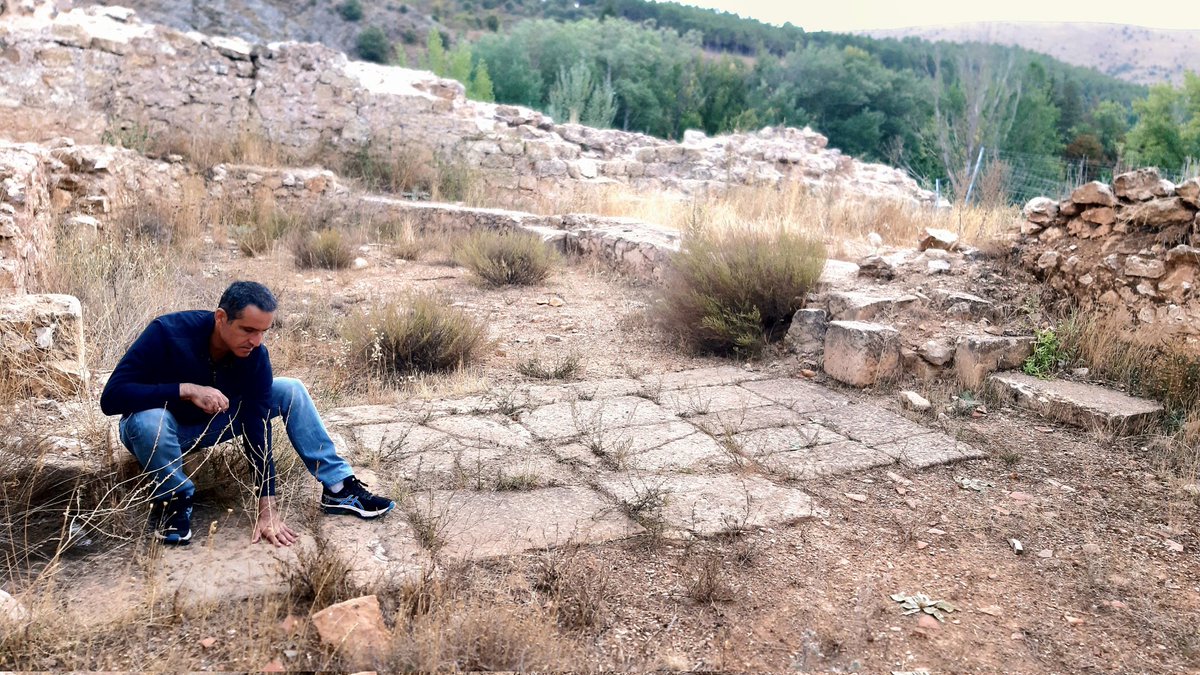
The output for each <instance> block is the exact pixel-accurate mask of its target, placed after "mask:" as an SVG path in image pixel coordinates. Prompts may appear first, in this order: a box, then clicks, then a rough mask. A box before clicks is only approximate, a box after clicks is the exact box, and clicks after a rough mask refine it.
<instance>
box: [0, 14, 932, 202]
mask: <svg viewBox="0 0 1200 675" xmlns="http://www.w3.org/2000/svg"><path fill="white" fill-rule="evenodd" d="M11 14H12V12H10V13H9V15H11ZM0 42H2V44H3V47H2V49H0V62H2V63H3V64H4V67H3V68H0V137H5V136H7V137H8V138H10V139H12V140H25V141H45V140H48V139H50V138H52V137H55V136H69V137H72V138H74V139H75V140H76V141H77V142H79V143H99V142H112V141H114V140H116V139H120V140H121V141H122V142H123V144H124V145H126V146H127V147H129V146H136V145H137V143H138V141H139V140H144V139H145V138H146V137H149V136H156V135H162V134H175V135H182V136H185V137H186V136H189V135H190V136H197V137H212V138H230V137H234V136H236V135H238V134H241V133H249V134H258V135H262V136H265V137H267V138H269V140H271V141H272V142H274V143H278V144H280V145H282V146H284V147H286V148H288V149H290V150H291V151H292V152H293V153H294V154H295V155H297V156H302V157H309V158H312V159H313V160H314V161H315V162H316V163H319V164H323V165H326V166H329V165H331V164H333V163H334V162H333V160H334V159H335V158H336V157H337V156H338V155H344V154H346V153H353V152H357V151H359V150H360V149H362V148H364V147H367V146H368V145H369V146H370V147H371V149H372V150H374V151H386V150H389V149H390V150H392V151H394V152H398V151H402V150H403V149H405V148H414V147H416V148H426V149H429V150H432V151H434V152H436V153H438V154H440V155H441V156H443V157H444V158H447V159H448V160H449V161H457V162H463V163H466V164H467V165H470V166H472V167H475V168H477V169H478V170H480V171H481V172H483V176H484V179H485V181H486V182H487V183H488V184H489V186H490V187H491V188H493V189H497V190H507V191H514V192H517V193H520V192H521V191H538V192H543V193H545V192H553V191H554V190H555V189H557V188H560V187H562V186H564V185H572V184H575V183H577V182H585V183H600V184H603V183H606V182H608V183H613V182H615V183H625V184H630V185H632V186H635V187H637V188H647V189H677V190H683V191H698V190H705V189H721V188H724V187H727V186H729V185H742V184H777V183H779V182H781V181H797V182H801V183H803V184H805V185H809V186H814V187H817V186H832V187H839V188H842V189H844V190H845V191H846V192H848V193H853V194H861V195H865V196H871V197H886V198H897V199H904V200H916V201H923V202H930V201H932V199H933V195H932V194H931V193H929V192H927V191H923V190H920V189H919V188H918V186H917V185H916V183H915V182H914V181H913V180H912V179H910V178H909V177H907V176H906V175H905V174H904V173H903V172H901V171H898V170H895V169H892V168H889V167H885V166H882V165H875V164H865V163H862V162H858V161H857V160H854V159H851V158H849V157H846V156H845V155H842V154H841V153H840V152H839V151H837V150H833V149H829V148H827V147H826V139H825V137H823V136H821V135H820V134H818V133H816V132H814V131H811V130H809V129H803V130H801V129H783V128H780V129H765V130H763V131H761V132H758V133H753V134H734V135H728V136H720V137H716V138H709V137H707V136H705V135H704V134H702V133H699V132H688V134H686V135H685V138H684V142H683V143H672V142H667V141H663V140H659V139H655V138H651V137H648V136H645V135H642V134H634V133H626V132H621V131H615V130H597V129H590V128H587V127H583V126H579V125H570V124H555V123H554V122H553V121H552V120H551V119H549V118H548V117H546V116H544V115H542V114H541V113H538V112H535V111H532V110H528V109H524V108H519V107H515V106H507V105H496V104H487V103H479V102H475V101H469V100H467V99H466V98H465V96H464V93H463V88H462V85H460V84H458V83H457V82H453V81H450V80H442V79H439V78H436V77H434V76H432V75H431V74H429V73H425V72H421V71H413V70H407V69H402V68H394V67H386V66H379V65H375V64H368V63H362V62H352V61H349V60H347V58H346V57H345V55H343V54H341V53H339V52H334V51H332V50H329V49H327V48H325V47H322V46H320V45H312V44H298V43H282V44H271V45H251V44H248V43H246V42H243V41H241V40H237V39H228V38H219V37H210V36H204V35H200V34H196V33H181V32H178V31H174V30H170V29H166V28H162V27H157V26H152V25H148V24H143V23H141V22H139V21H138V20H137V19H136V18H135V17H134V16H133V14H132V12H131V11H130V10H126V9H123V8H118V7H92V8H87V9H76V10H72V11H70V12H64V13H58V14H52V13H49V14H48V13H46V12H44V11H43V12H42V13H41V14H39V15H37V16H32V15H31V16H25V17H21V16H18V17H16V18H13V17H11V16H5V17H4V18H2V19H0Z"/></svg>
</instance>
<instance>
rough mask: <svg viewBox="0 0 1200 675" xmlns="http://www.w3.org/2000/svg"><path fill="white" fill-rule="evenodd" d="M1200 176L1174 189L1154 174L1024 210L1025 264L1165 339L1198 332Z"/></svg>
mask: <svg viewBox="0 0 1200 675" xmlns="http://www.w3.org/2000/svg"><path fill="white" fill-rule="evenodd" d="M1198 197H1200V179H1197V178H1192V179H1190V180H1187V181H1185V182H1183V183H1182V184H1180V185H1178V186H1176V185H1174V184H1172V183H1171V182H1170V181H1167V180H1164V179H1162V178H1161V177H1160V176H1159V174H1158V172H1157V171H1156V170H1154V169H1139V170H1137V171H1131V172H1129V173H1125V174H1121V175H1119V176H1117V177H1115V178H1114V179H1113V184H1112V186H1109V185H1106V184H1104V183H1099V182H1092V183H1088V184H1086V185H1082V186H1080V187H1079V188H1077V189H1076V190H1074V191H1073V192H1072V193H1071V196H1070V198H1068V199H1067V200H1065V201H1063V202H1061V203H1059V204H1057V205H1053V206H1051V203H1049V202H1050V200H1048V199H1046V198H1044V197H1039V198H1037V199H1034V200H1032V201H1030V202H1029V204H1027V205H1026V206H1025V211H1024V214H1025V217H1026V219H1027V221H1026V222H1025V224H1024V225H1023V226H1022V241H1021V243H1020V245H1021V260H1022V263H1023V265H1024V266H1025V267H1026V268H1027V269H1029V270H1030V271H1032V272H1033V273H1034V274H1036V275H1037V276H1038V277H1039V278H1040V279H1042V280H1043V281H1045V282H1046V283H1047V284H1049V285H1050V286H1051V287H1052V288H1054V289H1055V290H1057V291H1059V292H1061V293H1063V294H1065V295H1067V296H1070V297H1072V298H1074V299H1075V300H1076V301H1078V302H1079V303H1080V304H1081V305H1082V306H1083V307H1085V308H1088V309H1095V310H1099V311H1102V312H1105V313H1110V312H1111V313H1116V314H1118V315H1122V316H1123V317H1124V318H1125V319H1127V320H1128V322H1129V323H1130V325H1131V326H1150V325H1153V326H1155V327H1156V328H1157V329H1158V330H1160V331H1161V334H1162V335H1164V336H1170V335H1177V336H1197V335H1200V298H1198V297H1197V296H1196V294H1195V292H1194V291H1193V286H1194V284H1195V279H1196V274H1197V272H1198V271H1200V248H1198V247H1200V215H1197V211H1198V210H1200V204H1198V203H1197V202H1198V201H1200V200H1198Z"/></svg>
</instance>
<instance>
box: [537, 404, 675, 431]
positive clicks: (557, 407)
mask: <svg viewBox="0 0 1200 675" xmlns="http://www.w3.org/2000/svg"><path fill="white" fill-rule="evenodd" d="M520 419H521V424H522V425H524V426H525V428H526V429H528V430H529V431H530V432H532V433H533V436H534V437H535V438H538V439H543V440H564V439H568V438H573V437H576V436H580V435H585V434H594V433H597V432H600V433H602V432H604V431H606V430H609V429H619V428H622V427H630V426H643V425H647V424H660V423H664V422H672V421H676V420H678V419H679V418H678V417H676V416H675V415H674V414H673V413H672V412H671V411H669V410H666V409H665V408H662V407H660V406H659V405H657V404H655V403H654V402H652V401H648V400H646V399H644V398H638V397H636V396H617V397H614V398H606V399H599V400H594V401H571V402H561V403H552V404H550V405H546V406H542V407H540V408H536V409H534V410H532V411H530V412H528V413H525V414H523V415H521V418H520Z"/></svg>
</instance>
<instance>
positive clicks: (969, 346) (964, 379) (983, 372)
mask: <svg viewBox="0 0 1200 675" xmlns="http://www.w3.org/2000/svg"><path fill="white" fill-rule="evenodd" d="M1032 353H1033V338H1032V337H1000V336H995V335H969V336H965V337H962V338H959V340H958V345H957V348H956V349H955V350H954V371H955V373H956V374H957V375H958V380H959V382H960V383H962V385H963V386H964V387H967V388H969V389H978V388H979V387H980V386H981V385H982V384H983V381H984V379H985V378H986V377H987V376H988V375H989V374H990V373H993V372H995V371H997V370H1004V369H1009V368H1016V367H1017V366H1020V365H1021V364H1022V363H1024V361H1025V359H1027V358H1029V355H1030V354H1032Z"/></svg>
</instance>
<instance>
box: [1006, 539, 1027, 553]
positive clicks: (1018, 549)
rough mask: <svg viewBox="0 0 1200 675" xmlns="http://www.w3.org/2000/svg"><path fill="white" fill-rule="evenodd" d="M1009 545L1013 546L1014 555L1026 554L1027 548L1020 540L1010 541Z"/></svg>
mask: <svg viewBox="0 0 1200 675" xmlns="http://www.w3.org/2000/svg"><path fill="white" fill-rule="evenodd" d="M1008 545H1009V546H1012V550H1013V553H1016V554H1017V555H1021V554H1022V553H1024V552H1025V546H1024V544H1022V543H1021V540H1020V539H1009V540H1008Z"/></svg>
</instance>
